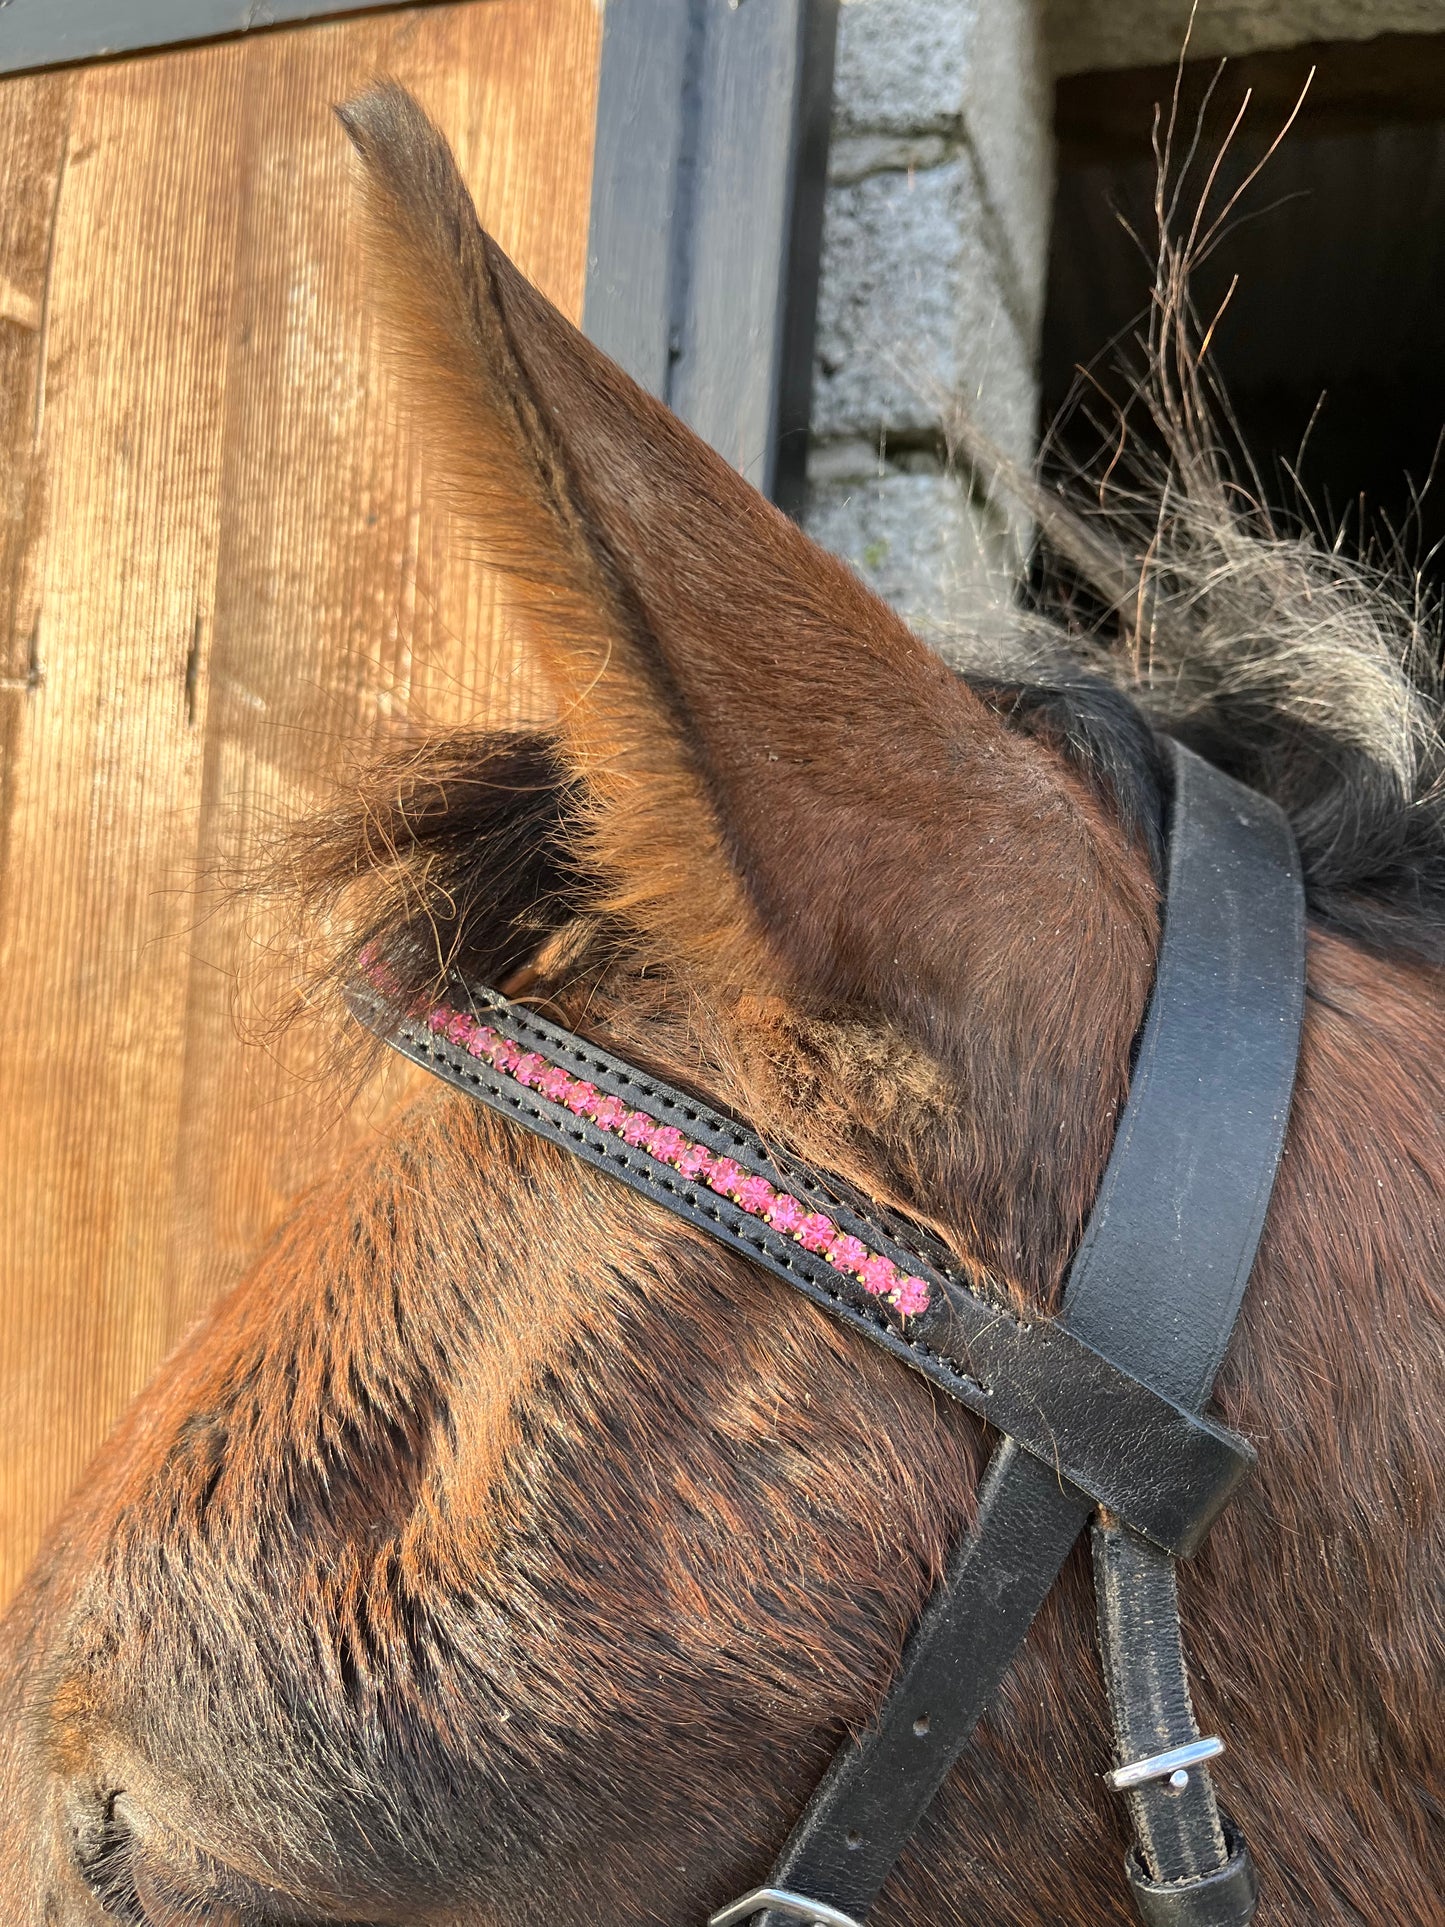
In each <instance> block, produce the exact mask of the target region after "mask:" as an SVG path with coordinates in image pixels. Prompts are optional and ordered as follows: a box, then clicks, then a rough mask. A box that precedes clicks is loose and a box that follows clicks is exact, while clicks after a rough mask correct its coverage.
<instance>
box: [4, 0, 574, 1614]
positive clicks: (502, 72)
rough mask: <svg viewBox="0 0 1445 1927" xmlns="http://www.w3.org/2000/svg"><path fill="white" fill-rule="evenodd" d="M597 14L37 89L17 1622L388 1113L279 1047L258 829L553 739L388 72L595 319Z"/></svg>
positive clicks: (8, 166) (305, 45) (10, 211)
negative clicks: (347, 108)
mask: <svg viewBox="0 0 1445 1927" xmlns="http://www.w3.org/2000/svg"><path fill="white" fill-rule="evenodd" d="M598 31H599V20H598V9H597V8H596V6H595V4H594V0H472V3H471V4H466V5H450V6H437V7H421V8H408V9H406V10H404V11H397V12H395V13H390V14H380V15H375V14H373V15H366V16H362V17H359V18H355V19H351V20H345V21H339V22H334V23H328V24H325V25H320V26H312V27H305V28H297V29H290V30H286V31H277V32H275V33H270V34H265V35H260V36H257V37H254V38H251V39H248V40H245V41H236V42H226V43H220V44H215V45H211V46H205V47H199V48H195V49H191V50H187V51H184V52H180V53H170V54H162V55H157V56H153V57H148V58H138V59H131V60H124V61H116V62H112V63H110V64H107V65H104V66H95V67H87V68H81V69H76V70H72V71H69V72H57V73H52V74H47V75H40V76H36V77H31V78H22V79H18V80H14V81H10V82H6V83H4V84H3V85H0V181H3V183H4V189H5V191H4V194H3V195H0V504H3V511H4V520H3V524H0V758H3V763H0V982H3V985H4V996H3V999H0V1080H3V1081H0V1596H4V1595H7V1594H8V1593H9V1591H10V1590H12V1589H13V1586H14V1584H15V1582H16V1581H17V1579H18V1578H19V1576H20V1574H21V1572H22V1571H23V1570H24V1567H25V1565H26V1564H27V1563H28V1561H29V1559H30V1557H31V1556H32V1554H33V1551H34V1548H35V1546H36V1543H37V1541H38V1538H39V1536H40V1534H41V1532H42V1531H43V1529H44V1527H45V1525H46V1523H47V1521H48V1520H49V1519H50V1518H51V1517H52V1516H53V1515H54V1513H55V1511H56V1509H57V1507H58V1505H59V1504H60V1502H61V1501H62V1500H63V1498H64V1496H65V1494H66V1492H67V1491H68V1489H69V1488H70V1486H71V1485H72V1484H73V1482H74V1481H75V1479H76V1478H77V1477H78V1476H79V1474H80V1472H81V1470H82V1468H83V1466H84V1464H85V1462H86V1460H87V1458H88V1457H89V1455H90V1454H91V1453H92V1451H93V1450H94V1448H95V1446H96V1444H97V1443H98V1441H99V1440H100V1439H101V1438H102V1437H103V1435H104V1433H105V1432H106V1430H107V1429H108V1427H109V1426H110V1424H111V1423H112V1422H113V1420H114V1418H115V1417H116V1415H117V1414H118V1413H119V1411H120V1410H121V1409H122V1407H123V1406H124V1405H125V1404H126V1402H127V1401H128V1400H129V1398H130V1397H131V1396H132V1395H133V1394H134V1392H135V1391H136V1390H137V1389H138V1387H139V1386H140V1385H141V1384H143V1383H144V1381H145V1380H146V1378H147V1377H148V1376H149V1375H150V1373H151V1372H152V1371H153V1369H154V1368H155V1366H156V1364H157V1362H158V1361H159V1359H160V1358H161V1357H162V1356H163V1354H164V1353H165V1352H166V1351H167V1350H168V1349H169V1348H170V1346H171V1345H172V1344H173V1343H174V1342H175V1341H176V1339H177V1338H178V1337H179V1335H180V1334H181V1333H182V1332H183V1331H184V1329H185V1328H186V1326H187V1325H188V1324H189V1323H190V1322H191V1321H192V1320H193V1319H194V1317H195V1316H196V1315H197V1313H198V1312H199V1311H200V1310H202V1309H203V1308H204V1307H205V1305H206V1304H207V1303H209V1302H210V1300H211V1299H212V1298H213V1297H214V1295H215V1294H216V1293H217V1292H219V1291H221V1290H222V1289H224V1288H225V1287H226V1286H228V1285H229V1284H231V1283H232V1282H233V1281H234V1280H235V1279H236V1278H237V1277H238V1276H239V1275H240V1273H241V1271H242V1270H243V1268H244V1266H245V1263H246V1261H247V1259H248V1258H249V1257H250V1255H251V1254H252V1253H253V1252H254V1251H255V1250H256V1248H257V1246H258V1245H259V1244H260V1243H261V1241H262V1240H263V1239H264V1238H265V1236H266V1235H267V1233H268V1231H269V1230H270V1229H271V1228H272V1227H273V1226H274V1225H275V1223H276V1222H277V1221H278V1219H279V1218H280V1216H281V1215H282V1214H283V1212H284V1210H285V1208H286V1206H287V1204H288V1202H289V1201H290V1200H292V1199H293V1198H294V1197H295V1196H296V1195H297V1193H298V1191H299V1190H301V1189H302V1188H303V1187H304V1186H305V1185H306V1184H307V1183H308V1182H309V1181H311V1180H312V1179H313V1178H314V1177H315V1176H316V1175H317V1174H318V1173H320V1172H321V1171H323V1170H324V1169H325V1167H326V1166H327V1164H328V1163H329V1162H330V1161H331V1160H332V1158H333V1157H334V1156H335V1155H336V1152H337V1150H338V1147H339V1146H341V1145H342V1144H344V1143H345V1142H348V1141H350V1139H352V1138H353V1137H354V1136H355V1135H356V1134H358V1133H359V1132H362V1131H364V1130H366V1129H368V1128H370V1125H369V1123H368V1117H367V1115H364V1114H363V1115H358V1114H355V1113H343V1112H342V1110H341V1108H340V1106H339V1101H338V1099H337V1097H336V1095H335V1093H334V1092H333V1091H332V1090H331V1089H330V1088H329V1087H328V1086H326V1085H325V1084H324V1083H322V1082H319V1081H317V1080H315V1079H312V1078H310V1077H308V1076H307V1075H306V1074H305V1069H306V1067H305V1065H304V1063H303V1064H301V1065H300V1066H298V1064H297V1062H296V1061H295V1053H294V1051H293V1052H292V1053H290V1054H289V1055H288V1054H286V1053H281V1052H278V1051H276V1050H273V1049H271V1048H270V1047H268V1045H267V1044H266V1043H265V1042H263V1041H258V1040H257V1039H256V1038H255V1036H254V1035H251V1034H250V1033H251V1032H252V1031H253V1029H254V1026H253V1025H252V1023H251V1021H250V1016H249V1012H248V1010H247V1008H246V1004H245V997H244V993H243V991H242V990H241V989H240V988H239V986H242V985H243V984H244V983H245V982H246V980H247V971H248V963H249V959H250V957H251V954H252V953H253V952H254V951H255V949H256V948H257V947H258V946H259V947H262V948H264V947H265V945H266V944H267V942H268V941H269V933H268V931H267V929H266V927H265V926H264V924H261V923H258V920H257V917H256V914H255V912H254V911H247V910H246V909H244V908H243V907H242V906H241V905H240V904H239V903H238V902H236V901H235V899H234V898H233V896H232V895H231V894H230V893H229V891H228V887H227V886H228V881H229V880H230V879H232V878H233V877H234V876H235V875H236V874H237V872H238V869H241V868H244V866H245V865H246V864H247V863H248V861H250V860H251V859H252V858H253V856H254V854H255V852H256V850H257V847H258V843H259V840H260V839H263V838H265V837H267V836H269V835H271V834H272V833H273V832H274V829H275V827H276V826H277V825H278V824H279V823H281V822H282V821H284V820H285V819H286V818H287V817H288V816H289V815H291V814H292V813H294V812H295V811H297V810H298V809H300V808H304V807H305V806H306V804H307V803H308V802H310V801H312V800H313V799H314V798H316V797H317V796H318V795H319V794H321V793H324V792H325V791H326V790H327V789H328V788H329V787H330V785H331V783H332V782H333V781H334V777H335V773H336V771H337V770H338V768H339V767H341V766H343V765H344V761H345V759H346V758H347V757H348V756H349V755H350V754H351V753H353V752H354V750H355V749H356V747H357V746H358V745H361V744H364V743H366V742H367V741H368V740H370V739H372V738H374V737H375V736H377V735H378V734H380V733H382V732H384V731H386V730H387V729H389V728H391V727H393V726H394V725H395V724H397V723H399V722H404V721H410V722H418V721H419V722H422V723H435V724H438V725H447V724H451V723H455V722H457V721H460V720H464V719H473V718H476V717H479V716H484V715H485V716H488V717H492V718H501V717H504V716H508V715H512V714H524V713H527V712H528V711H529V710H530V709H531V707H532V705H533V703H534V701H535V697H534V693H533V691H532V690H531V689H530V688H529V686H528V685H527V682H526V679H525V676H524V674H523V673H522V672H521V670H520V669H519V668H518V666H517V665H516V664H515V662H514V659H513V653H512V649H511V645H510V642H509V639H508V637H507V635H506V632H505V629H504V627H503V626H502V624H501V623H500V620H499V617H498V614H497V610H496V606H495V603H494V600H493V597H492V594H491V591H490V589H489V586H488V584H487V582H486V581H485V580H484V579H483V578H482V577H481V575H480V574H479V572H478V571H477V570H476V569H475V567H474V566H472V565H470V564H469V563H468V562H467V561H466V559H465V558H464V557H463V556H462V555H460V554H459V553H458V552H457V551H456V549H455V546H454V545H453V544H452V543H451V541H450V540H449V538H448V533H447V530H446V528H445V525H444V523H443V521H442V519H441V517H440V515H439V514H437V513H433V512H432V511H431V510H430V509H429V507H428V506H427V503H426V501H425V498H424V494H423V490H422V487H421V482H420V477H419V462H418V451H417V449H416V447H415V445H414V443H413V442H412V440H411V439H410V438H409V436H408V433H407V429H406V423H405V418H404V412H403V410H402V408H401V407H400V406H399V405H398V402H397V400H396V398H395V396H394V395H393V393H392V391H391V389H390V387H389V384H388V381H387V378H386V376H385V374H384V372H383V371H382V369H381V368H380V366H379V363H378V360H377V356H376V354H375V352H374V349H373V347H372V346H371V345H370V342H369V339H368V330H367V327H366V322H365V306H366V304H365V289H364V276H363V271H362V266H361V262H360V260H359V257H358V251H357V247H356V226H355V223H356V214H357V208H356V202H355V199H354V194H353V187H352V178H351V170H350V165H349V160H348V154H347V149H346V143H345V141H344V139H343V137H342V135H341V133H340V130H339V128H338V127H337V126H336V124H335V122H334V120H333V118H332V116H331V114H330V112H329V107H330V104H331V103H332V102H334V101H337V100H341V99H344V98H345V97H346V96H347V95H348V94H349V93H352V92H354V91H355V90H356V89H357V88H358V87H359V86H360V85H361V84H363V83H364V82H365V80H366V79H367V78H368V77H369V76H371V75H372V74H374V73H376V72H378V71H385V72H389V73H392V74H395V75H396V76H397V77H398V78H399V79H400V80H402V81H403V82H405V83H406V84H407V85H408V86H410V87H412V88H413V89H414V91H415V92H416V93H417V94H418V95H419V97H420V98H421V99H422V101H423V102H424V103H425V104H426V106H427V107H428V108H429V110H430V111H431V112H432V114H433V115H434V117H435V118H436V119H437V121H438V122H439V123H440V125H441V126H442V128H443V129H444V131H445V132H446V133H447V134H448V135H449V137H450V138H451V139H452V141H453V142H454V144H455V145H456V147H457V151H458V154H459V158H460V160H461V162H462V166H463V170H464V172H465V173H466V175H467V178H468V180H469V182H470V183H471V185H472V187H473V189H474V192H475V193H476V196H477V200H478V204H479V207H480V208H481V211H482V216H483V219H484V220H485V221H486V222H487V224H488V225H489V226H490V227H491V229H492V231H493V232H494V233H496V234H497V236H498V237H499V239H500V240H501V241H502V243H503V245H504V246H505V247H507V248H508V249H509V251H510V252H511V253H512V254H513V255H514V257H515V258H516V260H517V261H518V262H519V264H520V265H521V266H522V267H523V268H524V269H525V271H526V272H527V273H528V274H530V275H531V276H532V277H533V278H534V279H535V280H536V281H537V282H538V283H539V284H540V285H541V286H542V287H543V288H544V289H545V290H546V291H547V292H548V293H549V294H550V295H551V296H552V298H553V299H554V300H556V301H558V302H559V304H560V305H561V306H562V307H563V308H564V309H566V310H567V311H569V312H571V313H573V314H574V315H575V314H576V313H577V312H578V311H579V310H580V306H581V298H582V287H583V278H584V271H585V257H586V242H587V208H588V191H589V180H590V169H591V150H592V123H593V115H594V107H595V87H596V68H597V51H598Z"/></svg>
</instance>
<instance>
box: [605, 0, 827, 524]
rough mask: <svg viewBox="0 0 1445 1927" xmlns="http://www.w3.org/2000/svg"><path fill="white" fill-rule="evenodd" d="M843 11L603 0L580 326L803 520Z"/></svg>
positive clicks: (696, 0)
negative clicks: (837, 44) (831, 118)
mask: <svg viewBox="0 0 1445 1927" xmlns="http://www.w3.org/2000/svg"><path fill="white" fill-rule="evenodd" d="M837 11H838V10H837V0H609V5H608V7H607V13H606V16H605V21H604V25H603V37H602V71H601V76H600V84H599V94H598V113H597V119H598V137H597V152H596V161H595V171H594V176H593V190H592V228H591V239H590V242H589V247H588V279H587V295H586V303H585V307H584V317H583V319H584V326H585V327H586V329H587V332H588V333H589V334H590V335H591V337H592V338H593V340H594V341H596V342H597V343H598V345H599V346H601V347H603V348H605V349H606V350H607V352H608V353H609V354H610V355H612V356H613V357H614V358H615V359H616V360H617V361H619V362H621V364H622V366H623V367H624V368H626V369H627V370H628V372H629V373H630V374H632V375H633V376H634V377H635V378H636V379H637V380H638V381H640V382H642V384H643V385H644V386H645V387H647V388H648V389H650V390H651V392H652V393H653V394H655V395H658V396H660V397H661V398H662V399H663V400H664V401H666V402H667V403H668V404H669V406H670V407H672V408H674V409H675V410H676V411H677V413H678V414H679V415H680V416H681V417H682V418H683V420H684V421H686V422H688V423H689V424H690V425H691V426H692V427H693V428H695V429H696V430H697V431H698V433H699V434H700V435H702V436H703V437H704V438H705V439H706V440H707V441H709V442H711V443H712V445H713V447H714V448H716V449H718V450H719V451H720V453H722V454H724V455H725V456H726V457H727V459H728V460H729V461H730V462H732V463H733V465H734V466H735V467H736V468H738V469H740V470H741V471H742V473H743V474H745V475H746V476H748V478H749V479H750V480H751V481H753V482H755V483H756V484H757V485H758V487H759V488H761V489H763V490H765V491H766V492H767V493H769V494H772V495H773V496H774V497H775V499H777V500H779V501H780V502H782V504H783V505H784V506H785V507H787V508H789V509H792V510H796V508H797V507H798V505H799V503H800V501H801V497H802V480H803V466H804V461H805V458H806V453H807V429H808V409H809V400H810V395H811V387H812V360H813V334H814V320H815V315H816V308H817V288H818V255H819V247H820V243H821V237H822V220H823V188H824V181H825V175H826V168H827V153H828V122H829V116H830V112H831V107H832V94H833V49H834V42H835V39H836V34H837Z"/></svg>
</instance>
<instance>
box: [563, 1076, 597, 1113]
mask: <svg viewBox="0 0 1445 1927" xmlns="http://www.w3.org/2000/svg"><path fill="white" fill-rule="evenodd" d="M562 1102H563V1103H564V1104H565V1105H566V1106H567V1109H568V1110H569V1111H575V1112H576V1113H577V1115H578V1117H591V1115H592V1113H593V1112H594V1111H595V1110H596V1108H597V1086H596V1085H595V1084H586V1083H583V1082H581V1081H580V1080H579V1081H578V1082H577V1083H575V1084H574V1085H573V1086H572V1088H571V1090H569V1091H568V1093H567V1095H566V1096H565V1097H564V1098H563V1099H562Z"/></svg>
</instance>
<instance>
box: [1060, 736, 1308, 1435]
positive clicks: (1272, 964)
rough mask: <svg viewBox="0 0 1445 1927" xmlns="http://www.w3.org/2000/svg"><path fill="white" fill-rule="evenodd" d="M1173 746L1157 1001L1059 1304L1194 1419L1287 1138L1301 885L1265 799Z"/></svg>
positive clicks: (1089, 1339) (1299, 996) (1287, 841)
mask: <svg viewBox="0 0 1445 1927" xmlns="http://www.w3.org/2000/svg"><path fill="white" fill-rule="evenodd" d="M1171 752H1172V760H1173V768H1174V790H1175V794H1174V802H1173V808H1172V811H1171V816H1170V836H1169V885H1168V890H1167V893H1166V897H1165V904H1164V928H1163V933H1162V937H1161V941H1160V946H1159V959H1158V963H1157V965H1156V968H1155V978H1154V994H1153V996H1152V998H1151V999H1150V1003H1149V1012H1148V1015H1147V1017H1146V1018H1145V1021H1144V1028H1143V1031H1142V1033H1141V1035H1140V1040H1139V1049H1138V1053H1137V1059H1136V1062H1135V1067H1134V1075H1133V1078H1132V1080H1131V1082H1130V1088H1129V1102H1128V1104H1127V1106H1126V1107H1125V1111H1124V1115H1123V1117H1122V1118H1121V1119H1120V1121H1119V1128H1118V1131H1117V1132H1116V1134H1115V1138H1114V1149H1113V1152H1112V1154H1111V1156H1110V1158H1109V1163H1108V1167H1107V1169H1106V1170H1105V1172H1104V1179H1103V1182H1102V1184H1101V1185H1100V1187H1099V1195H1098V1197H1097V1199H1096V1200H1095V1203H1094V1209H1093V1212H1092V1214H1091V1215H1090V1218H1089V1222H1088V1224H1087V1226H1086V1227H1085V1230H1084V1235H1083V1238H1082V1239H1081V1241H1080V1244H1079V1249H1078V1252H1077V1253H1076V1255H1075V1258H1074V1262H1073V1264H1072V1266H1071V1267H1070V1270H1069V1283H1068V1290H1067V1293H1066V1295H1065V1299H1064V1308H1065V1314H1066V1316H1067V1318H1068V1322H1069V1325H1070V1328H1071V1329H1072V1330H1073V1331H1075V1332H1077V1333H1078V1335H1079V1336H1080V1337H1081V1338H1083V1339H1084V1340H1085V1342H1086V1343H1088V1344H1090V1345H1093V1346H1095V1347H1096V1348H1097V1349H1098V1350H1100V1351H1102V1352H1104V1353H1105V1354H1106V1355H1107V1356H1108V1357H1110V1358H1113V1359H1116V1360H1117V1361H1118V1362H1119V1363H1120V1364H1122V1365H1123V1366H1124V1367H1125V1368H1126V1369H1127V1370H1129V1371H1131V1372H1133V1373H1134V1374H1135V1375H1136V1376H1137V1377H1139V1378H1141V1379H1143V1380H1144V1381H1145V1382H1146V1383H1147V1384H1149V1385H1153V1386H1155V1387H1156V1388H1157V1389H1158V1390H1159V1391H1161V1392H1163V1393H1165V1394H1166V1395H1167V1396H1168V1397H1170V1398H1174V1399H1178V1400H1179V1401H1180V1402H1181V1403H1182V1404H1184V1405H1187V1406H1188V1407H1189V1408H1190V1409H1191V1410H1194V1409H1197V1408H1198V1407H1199V1406H1201V1405H1202V1404H1203V1403H1204V1401H1205V1399H1206V1398H1208V1396H1209V1393H1210V1389H1211V1388H1212V1386H1213V1384H1214V1380H1215V1375H1216V1374H1217V1372H1218V1370H1219V1365H1220V1361H1221V1360H1222V1359H1223V1357H1224V1353H1225V1348H1226V1347H1227V1346H1228V1344H1229V1339H1230V1334H1231V1333H1232V1332H1233V1330H1234V1321H1235V1319H1236V1317H1237V1316H1238V1314H1239V1307H1240V1303H1241V1301H1242V1299H1243V1297H1244V1288H1245V1285H1246V1283H1247V1282H1248V1279H1249V1274H1250V1270H1251V1268H1252V1266H1253V1264H1254V1254H1255V1251H1256V1249H1257V1248H1258V1245H1259V1237H1260V1232H1261V1230H1262V1229H1263V1226H1264V1214H1265V1212H1266V1210H1267V1209H1268V1207H1269V1200H1270V1194H1271V1193H1272V1192H1273V1190H1274V1179H1275V1172H1276V1170H1277V1168H1278V1165H1279V1157H1280V1151H1281V1148H1282V1146H1283V1144H1284V1133H1285V1126H1286V1124H1287V1122H1288V1119H1289V1107H1290V1096H1291V1093H1292V1092H1293V1089H1294V1071H1295V1060H1296V1058H1297V1057H1298V1055H1299V1035H1300V1021H1301V1018H1302V1016H1303V1013H1304V889H1303V885H1302V883H1301V880H1300V873H1299V859H1298V857H1297V855H1296V853H1295V847H1294V838H1293V836H1292V835H1291V833H1290V828H1289V824H1288V823H1287V821H1286V820H1285V818H1284V816H1283V814H1282V813H1281V812H1280V811H1279V810H1278V809H1276V807H1275V806H1274V804H1273V803H1270V802H1268V801H1266V799H1265V798H1264V797H1262V796H1258V795H1256V794H1255V792H1254V791H1253V790H1247V789H1244V788H1243V787H1242V786H1241V785H1240V784H1238V783H1235V782H1232V781H1231V780H1230V778H1229V777H1227V776H1225V775H1223V774H1222V773H1221V772H1220V771H1219V770H1217V769H1214V768H1213V767H1212V766H1211V765H1210V764H1208V763H1205V762H1202V761H1201V760H1200V759H1199V757H1197V756H1194V755H1191V754H1190V752H1189V751H1188V750H1186V749H1183V748H1181V747H1180V746H1179V745H1178V744H1172V745H1171Z"/></svg>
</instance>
